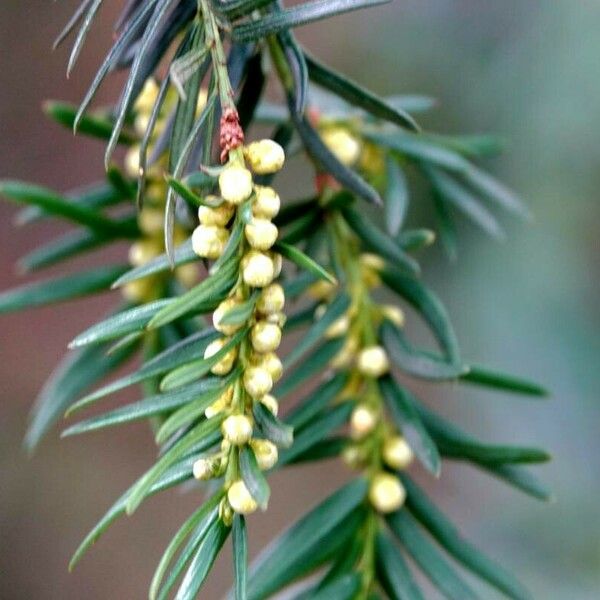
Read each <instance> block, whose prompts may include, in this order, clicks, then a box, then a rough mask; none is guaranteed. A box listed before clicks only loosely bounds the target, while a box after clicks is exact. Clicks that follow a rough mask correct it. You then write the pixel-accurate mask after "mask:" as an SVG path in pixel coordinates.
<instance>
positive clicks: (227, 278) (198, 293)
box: [148, 260, 238, 329]
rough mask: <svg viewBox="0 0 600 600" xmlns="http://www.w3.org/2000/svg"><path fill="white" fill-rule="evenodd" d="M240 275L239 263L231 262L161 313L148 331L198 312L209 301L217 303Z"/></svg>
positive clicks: (149, 326)
mask: <svg viewBox="0 0 600 600" xmlns="http://www.w3.org/2000/svg"><path fill="white" fill-rule="evenodd" d="M237 274H238V261H237V260H231V261H230V262H229V263H227V264H226V265H223V267H222V268H221V269H219V271H218V272H217V273H215V274H214V275H211V276H210V277H207V278H206V279H204V281H201V282H200V283H199V284H198V285H197V286H196V287H194V288H192V289H191V290H190V291H189V292H186V293H185V294H183V296H179V298H177V299H176V300H175V301H174V302H172V303H171V304H169V305H168V306H166V307H165V308H163V309H162V310H161V311H159V312H158V313H157V314H156V315H154V317H153V318H152V320H151V321H150V322H149V323H148V329H156V328H157V327H162V326H163V325H166V324H167V323H171V322H173V321H175V320H176V319H178V318H180V317H182V316H185V315H187V314H189V313H191V312H194V311H195V310H197V308H198V306H199V305H201V304H203V303H205V302H207V301H217V300H220V299H222V297H223V296H224V295H226V294H227V292H228V291H229V290H230V289H231V286H232V285H233V284H234V283H235V281H236V279H237Z"/></svg>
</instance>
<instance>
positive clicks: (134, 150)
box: [124, 146, 140, 177]
mask: <svg viewBox="0 0 600 600" xmlns="http://www.w3.org/2000/svg"><path fill="white" fill-rule="evenodd" d="M124 166H125V172H126V173H127V175H129V177H139V175H140V147H139V146H132V147H131V148H130V149H129V150H127V153H126V154H125V163H124Z"/></svg>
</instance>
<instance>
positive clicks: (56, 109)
mask: <svg viewBox="0 0 600 600" xmlns="http://www.w3.org/2000/svg"><path fill="white" fill-rule="evenodd" d="M44 112H45V113H46V114H47V115H49V116H50V117H52V119H54V120H55V121H56V122H58V123H60V124H61V125H64V126H65V127H68V128H69V129H73V124H74V123H75V115H76V114H77V107H76V106H75V105H73V104H67V103H65V102H57V101H55V100H49V101H47V102H44ZM112 128H113V121H112V120H111V119H109V118H108V117H106V116H104V115H84V116H83V117H82V118H81V120H80V121H79V126H78V128H77V130H78V132H79V133H83V134H84V135H89V136H91V137H95V138H99V139H101V140H108V139H110V135H111V133H112ZM118 142H119V144H126V145H131V144H134V143H135V142H136V136H135V134H134V133H130V132H128V131H122V132H121V135H120V136H119V140H118Z"/></svg>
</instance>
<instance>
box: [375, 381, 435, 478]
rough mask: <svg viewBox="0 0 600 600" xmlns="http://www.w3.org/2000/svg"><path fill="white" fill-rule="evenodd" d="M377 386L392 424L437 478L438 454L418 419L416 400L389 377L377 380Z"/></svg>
mask: <svg viewBox="0 0 600 600" xmlns="http://www.w3.org/2000/svg"><path fill="white" fill-rule="evenodd" d="M379 386H380V389H381V392H382V394H383V397H384V399H385V402H386V405H387V407H388V410H389V411H390V413H391V414H392V418H393V420H394V422H395V423H396V425H397V426H398V429H399V430H400V431H401V432H402V434H403V435H404V436H405V437H406V439H407V440H408V443H409V445H410V447H411V448H412V449H413V451H414V453H415V455H416V456H417V458H418V459H419V460H420V461H421V463H422V464H423V466H425V468H426V469H427V470H428V471H430V472H431V473H433V474H434V475H435V476H436V477H439V474H440V472H441V469H442V461H441V458H440V453H439V451H438V448H437V446H436V443H435V442H434V441H433V440H432V439H431V436H430V435H429V432H428V430H427V429H426V428H425V427H424V424H423V422H422V421H421V418H420V417H419V413H418V412H417V410H416V407H415V401H416V398H414V396H413V395H412V394H411V393H409V392H408V390H406V389H405V388H403V387H401V386H400V385H398V384H397V383H396V382H395V381H394V380H393V379H392V378H391V377H389V376H388V377H382V378H381V379H379Z"/></svg>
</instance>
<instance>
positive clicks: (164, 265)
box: [113, 239, 198, 288]
mask: <svg viewBox="0 0 600 600" xmlns="http://www.w3.org/2000/svg"><path fill="white" fill-rule="evenodd" d="M197 260H198V256H197V255H196V254H194V250H193V249H192V240H191V239H189V240H186V241H185V242H183V244H181V245H180V246H177V248H176V249H175V256H174V260H173V264H174V265H175V266H176V267H179V266H181V265H185V264H187V263H191V262H195V261H197ZM170 268H171V265H170V264H169V259H168V257H167V255H166V254H161V255H160V256H157V257H156V258H153V259H152V260H150V261H148V262H147V263H144V264H143V265H141V266H139V267H135V268H134V269H130V270H129V271H127V272H126V273H124V274H123V275H121V277H119V279H117V280H116V281H115V282H114V283H113V287H114V288H116V287H120V286H122V285H123V284H125V283H129V282H130V281H135V280H136V279H142V278H144V277H148V275H156V274H158V273H164V272H165V271H168V270H169V269H170Z"/></svg>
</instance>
